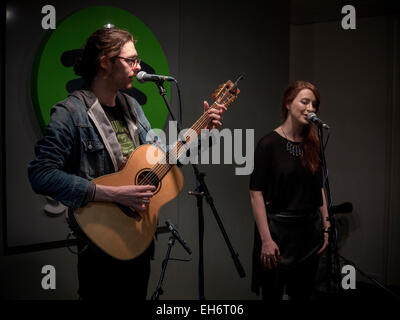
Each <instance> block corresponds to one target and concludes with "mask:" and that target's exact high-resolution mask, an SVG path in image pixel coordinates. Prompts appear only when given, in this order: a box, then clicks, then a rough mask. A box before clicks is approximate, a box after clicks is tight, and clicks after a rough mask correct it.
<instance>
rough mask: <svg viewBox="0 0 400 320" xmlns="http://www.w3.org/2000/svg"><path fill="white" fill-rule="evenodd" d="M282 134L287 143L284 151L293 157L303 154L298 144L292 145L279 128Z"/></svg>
mask: <svg viewBox="0 0 400 320" xmlns="http://www.w3.org/2000/svg"><path fill="white" fill-rule="evenodd" d="M281 130H282V133H283V135H284V136H285V138H286V140H287V143H286V150H287V151H288V152H289V153H290V154H291V155H292V156H295V157H299V156H301V155H302V154H303V149H302V148H301V146H300V145H299V144H293V143H292V142H291V141H289V139H288V138H287V136H286V133H285V131H284V130H283V127H281Z"/></svg>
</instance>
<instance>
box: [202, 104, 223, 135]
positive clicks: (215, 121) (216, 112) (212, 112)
mask: <svg viewBox="0 0 400 320" xmlns="http://www.w3.org/2000/svg"><path fill="white" fill-rule="evenodd" d="M216 106H217V107H218V109H215V108H210V106H209V105H208V102H207V101H204V112H205V111H208V116H209V117H210V118H212V121H211V122H210V124H209V125H208V128H207V129H209V130H211V129H216V128H219V127H220V126H222V114H223V113H224V112H225V111H226V110H227V109H226V107H225V105H223V104H220V103H216Z"/></svg>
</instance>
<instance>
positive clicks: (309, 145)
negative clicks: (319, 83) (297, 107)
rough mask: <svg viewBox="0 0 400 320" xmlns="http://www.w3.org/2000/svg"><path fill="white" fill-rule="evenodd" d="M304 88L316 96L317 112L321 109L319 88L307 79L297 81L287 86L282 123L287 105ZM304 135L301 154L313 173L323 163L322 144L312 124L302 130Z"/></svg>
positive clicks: (285, 115)
mask: <svg viewBox="0 0 400 320" xmlns="http://www.w3.org/2000/svg"><path fill="white" fill-rule="evenodd" d="M303 89H310V90H311V91H312V92H313V93H314V96H315V99H316V104H315V112H316V113H318V111H319V103H320V95H319V92H318V89H317V88H316V87H315V86H314V85H313V84H311V83H310V82H307V81H295V82H293V83H291V84H290V85H289V87H287V89H286V90H285V93H284V94H283V99H282V123H283V122H284V121H285V120H286V118H287V116H288V109H287V105H288V104H290V103H292V101H293V100H294V99H295V98H296V96H297V95H298V94H299V92H300V91H301V90H303ZM302 136H303V154H302V156H301V163H302V164H303V166H304V167H308V168H309V169H310V170H311V172H312V173H313V174H315V173H316V172H317V171H318V169H319V168H320V165H321V160H320V144H319V138H318V134H317V132H316V130H315V128H314V126H312V125H311V124H308V125H305V126H304V128H303V132H302Z"/></svg>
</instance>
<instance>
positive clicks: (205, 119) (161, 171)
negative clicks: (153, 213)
mask: <svg viewBox="0 0 400 320" xmlns="http://www.w3.org/2000/svg"><path fill="white" fill-rule="evenodd" d="M222 90H223V89H222ZM228 92H229V91H228V90H226V91H225V92H224V94H226V93H228ZM224 98H226V97H224V96H223V97H221V99H220V101H221V100H223V99H224ZM231 98H232V96H231V97H230V98H229V99H228V101H227V102H226V104H227V103H228V102H229V100H230V99H231ZM216 103H221V102H219V101H216V102H214V103H213V104H212V106H211V107H210V108H214V109H216V107H215V104H216ZM210 121H211V118H210V117H209V116H208V114H207V113H206V112H205V113H203V115H202V116H201V117H200V118H199V119H198V120H197V121H196V123H195V124H194V125H193V127H192V128H191V129H194V130H195V131H196V136H195V137H194V138H196V137H197V136H198V134H199V133H198V132H197V131H199V130H200V129H201V128H204V127H206V126H205V125H206V124H207V125H208V124H209V123H210ZM186 138H192V137H191V136H190V135H189V136H187V137H186ZM182 146H183V144H182V142H181V141H178V142H177V143H176V144H175V145H174V146H173V148H172V150H170V151H169V152H168V153H166V154H165V155H164V156H163V158H162V159H161V160H163V161H162V162H165V160H166V155H170V154H171V152H172V151H174V150H175V151H178V152H177V153H179V151H180V149H181V148H182ZM176 149H178V150H176ZM182 154H183V152H182V153H181V154H179V155H177V158H178V159H179V157H180V156H181V155H182ZM171 167H172V165H171V164H162V163H160V161H159V163H157V164H156V165H155V166H153V168H151V170H150V172H148V173H147V174H146V176H145V177H144V178H143V180H142V181H141V182H139V185H141V184H145V183H147V184H152V185H156V183H158V181H159V180H161V179H162V178H163V177H164V175H165V174H166V173H167V172H168V171H169V170H170V169H171Z"/></svg>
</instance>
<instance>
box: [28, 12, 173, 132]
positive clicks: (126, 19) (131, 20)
mask: <svg viewBox="0 0 400 320" xmlns="http://www.w3.org/2000/svg"><path fill="white" fill-rule="evenodd" d="M108 23H110V24H112V25H114V26H115V27H116V28H120V29H124V30H127V31H128V32H130V33H131V34H133V36H134V38H135V39H136V40H137V43H136V44H135V46H136V49H137V52H138V55H139V57H140V58H141V59H142V62H141V67H142V70H144V71H145V72H147V73H156V74H163V75H169V68H168V63H167V59H166V57H165V54H164V51H163V49H162V47H161V45H160V43H159V42H158V40H157V38H156V37H155V35H154V34H153V33H152V32H151V30H150V29H149V28H148V27H147V26H146V25H145V24H144V23H143V22H142V21H140V20H139V19H138V18H137V17H135V16H134V15H132V14H131V13H129V12H127V11H125V10H122V9H119V8H115V7H111V6H95V7H90V8H86V9H83V10H80V11H78V12H75V13H74V14H72V15H70V16H68V17H67V18H65V19H64V20H62V21H61V22H59V23H58V24H57V28H56V29H55V30H53V31H48V34H47V35H46V37H45V39H43V41H42V44H41V46H40V48H39V50H38V54H37V55H36V59H35V62H34V65H33V70H32V80H31V90H32V101H33V105H34V108H35V112H36V115H37V118H38V121H39V124H40V127H41V129H42V131H43V130H44V129H45V128H46V126H47V124H48V123H49V120H50V109H51V107H52V106H53V105H54V104H55V103H57V102H58V101H61V100H64V99H65V98H66V97H67V95H68V94H69V93H71V92H73V91H74V90H78V89H80V88H81V86H82V84H83V80H82V79H81V78H77V76H76V75H75V73H74V70H73V65H74V63H75V61H76V58H77V57H78V56H79V54H80V53H81V51H82V48H83V46H84V44H85V42H86V40H87V39H88V37H89V36H90V35H91V34H92V33H93V32H94V31H96V30H98V29H100V28H102V27H104V25H106V24H108ZM165 90H166V91H167V97H168V99H169V100H170V98H171V86H170V83H165ZM124 92H126V93H127V94H129V95H131V96H132V97H134V98H135V99H136V100H138V102H139V104H141V105H142V106H143V110H144V112H145V114H146V117H147V119H148V120H149V121H150V123H151V125H152V127H153V128H163V127H164V124H165V121H166V119H167V115H168V111H167V110H166V108H165V107H164V102H163V100H162V98H161V97H160V95H159V94H158V90H157V89H156V87H155V85H154V84H152V83H144V84H140V83H138V81H137V80H136V79H135V81H134V83H133V87H132V89H130V90H126V91H124ZM149 105H151V108H150V107H149V108H147V106H149Z"/></svg>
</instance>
